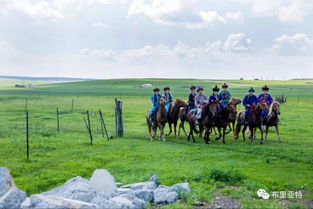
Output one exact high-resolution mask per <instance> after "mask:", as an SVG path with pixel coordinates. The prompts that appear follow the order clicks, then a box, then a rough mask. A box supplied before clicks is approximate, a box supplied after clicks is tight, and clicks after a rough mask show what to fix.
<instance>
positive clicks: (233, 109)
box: [227, 97, 241, 138]
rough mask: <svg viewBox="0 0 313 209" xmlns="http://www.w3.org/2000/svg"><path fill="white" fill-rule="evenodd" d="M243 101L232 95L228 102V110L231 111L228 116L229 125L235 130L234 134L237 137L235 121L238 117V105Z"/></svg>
mask: <svg viewBox="0 0 313 209" xmlns="http://www.w3.org/2000/svg"><path fill="white" fill-rule="evenodd" d="M240 103H241V100H240V99H238V98H236V97H232V98H231V100H230V101H229V103H228V106H227V108H228V111H229V116H228V122H229V127H230V130H233V136H234V138H235V123H236V119H237V105H238V104H240Z"/></svg>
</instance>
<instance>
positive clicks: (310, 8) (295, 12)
mask: <svg viewBox="0 0 313 209" xmlns="http://www.w3.org/2000/svg"><path fill="white" fill-rule="evenodd" d="M248 2H249V3H250V4H251V9H252V12H253V14H254V15H256V16H262V17H277V19H278V20H279V21H282V22H299V21H302V20H303V19H304V18H305V17H306V16H310V15H312V13H313V1H311V0H289V1H287V0H275V1H267V2H266V3H264V1H263V0H249V1H248Z"/></svg>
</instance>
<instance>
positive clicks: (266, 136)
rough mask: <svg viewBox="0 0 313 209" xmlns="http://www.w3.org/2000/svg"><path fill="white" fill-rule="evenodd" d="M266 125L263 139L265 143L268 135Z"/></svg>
mask: <svg viewBox="0 0 313 209" xmlns="http://www.w3.org/2000/svg"><path fill="white" fill-rule="evenodd" d="M268 128H269V127H268V125H266V128H265V138H264V140H265V141H267V135H268Z"/></svg>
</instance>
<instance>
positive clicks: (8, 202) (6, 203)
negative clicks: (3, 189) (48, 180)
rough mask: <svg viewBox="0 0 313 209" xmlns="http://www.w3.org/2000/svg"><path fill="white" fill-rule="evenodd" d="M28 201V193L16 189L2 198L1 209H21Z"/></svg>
mask: <svg viewBox="0 0 313 209" xmlns="http://www.w3.org/2000/svg"><path fill="white" fill-rule="evenodd" d="M25 199H26V193H25V192H23V191H22V190H20V189H18V188H16V187H14V188H12V189H11V190H10V191H8V192H7V193H6V194H5V195H3V196H2V197H1V198H0V208H1V209H12V208H14V209H19V208H21V204H22V202H23V201H24V200H25Z"/></svg>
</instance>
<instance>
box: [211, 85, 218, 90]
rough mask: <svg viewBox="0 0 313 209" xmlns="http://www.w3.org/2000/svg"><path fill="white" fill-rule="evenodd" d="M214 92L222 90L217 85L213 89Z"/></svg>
mask: <svg viewBox="0 0 313 209" xmlns="http://www.w3.org/2000/svg"><path fill="white" fill-rule="evenodd" d="M212 90H213V91H220V89H219V88H218V86H217V85H215V86H214V88H213V89H212Z"/></svg>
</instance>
